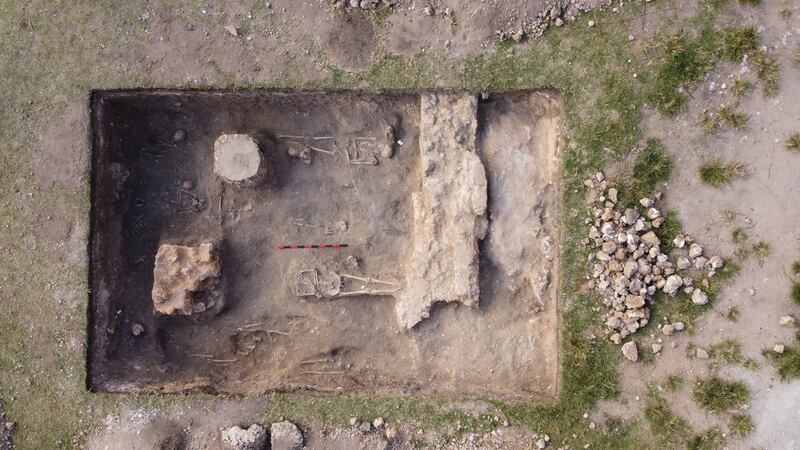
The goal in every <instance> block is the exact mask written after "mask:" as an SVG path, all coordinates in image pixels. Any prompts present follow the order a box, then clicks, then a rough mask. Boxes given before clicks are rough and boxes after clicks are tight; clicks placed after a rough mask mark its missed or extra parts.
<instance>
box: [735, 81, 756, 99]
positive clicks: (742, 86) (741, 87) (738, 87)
mask: <svg viewBox="0 0 800 450" xmlns="http://www.w3.org/2000/svg"><path fill="white" fill-rule="evenodd" d="M752 89H753V83H751V82H750V81H749V80H745V79H744V78H737V79H735V80H733V83H732V84H731V94H733V96H734V97H738V98H741V97H744V96H745V95H747V94H748V93H749V92H750V91H751V90H752Z"/></svg>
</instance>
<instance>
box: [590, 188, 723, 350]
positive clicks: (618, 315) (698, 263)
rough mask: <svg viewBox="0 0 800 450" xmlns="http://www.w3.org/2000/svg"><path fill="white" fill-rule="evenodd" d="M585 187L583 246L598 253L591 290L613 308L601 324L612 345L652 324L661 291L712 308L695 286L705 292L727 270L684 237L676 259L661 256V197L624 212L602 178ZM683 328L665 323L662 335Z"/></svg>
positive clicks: (676, 244)
mask: <svg viewBox="0 0 800 450" xmlns="http://www.w3.org/2000/svg"><path fill="white" fill-rule="evenodd" d="M584 185H585V186H586V187H587V188H588V191H589V193H588V203H589V205H590V211H591V217H589V218H587V219H586V224H587V226H588V227H589V232H588V238H587V239H584V240H583V242H584V244H587V245H589V246H590V247H591V248H593V249H594V251H593V252H592V253H591V254H590V255H589V263H590V264H592V273H591V275H592V280H590V281H589V283H588V286H589V288H590V289H594V290H596V291H598V292H599V293H600V294H601V296H602V302H603V305H605V306H606V307H608V308H609V311H608V312H607V313H606V314H604V315H603V317H602V319H603V321H604V322H605V325H606V328H607V332H608V335H609V338H610V340H611V341H612V342H614V343H615V344H621V343H622V342H623V340H624V339H625V338H627V337H628V336H630V335H631V334H633V333H635V332H636V331H637V330H638V329H640V328H642V327H643V326H645V325H646V324H647V323H648V322H649V321H650V304H651V303H652V302H653V298H654V296H655V294H656V292H657V291H658V290H661V291H663V292H664V293H665V294H667V295H669V296H670V297H675V296H676V295H678V294H679V293H681V292H683V293H684V294H686V295H690V296H691V301H692V302H693V303H694V304H697V305H705V304H707V303H708V294H707V293H706V292H703V291H702V290H701V289H700V288H698V287H696V286H695V284H696V282H697V281H698V280H702V282H701V283H697V284H699V285H702V286H703V287H704V288H705V289H707V287H708V278H710V277H712V276H714V274H715V272H716V271H717V270H719V269H721V268H722V267H723V265H724V263H723V260H722V258H721V257H719V256H712V257H710V258H707V257H705V256H703V255H704V252H705V249H704V248H703V246H702V245H700V244H698V243H697V242H694V240H693V239H692V237H691V236H688V235H685V234H679V235H677V236H676V237H675V238H674V239H673V241H672V243H673V244H674V247H675V251H674V252H673V253H674V254H673V255H672V256H671V255H668V254H666V253H662V250H661V248H662V244H661V240H660V238H659V237H658V234H657V230H658V229H659V228H660V227H661V226H662V225H663V224H664V222H665V220H666V219H665V217H664V215H663V214H662V212H661V210H660V209H659V208H658V206H657V204H656V203H657V201H659V200H660V199H661V193H660V192H655V193H654V194H653V195H651V196H649V197H645V198H642V199H640V200H639V205H641V208H642V209H641V210H640V209H639V208H638V206H637V207H635V208H624V209H623V205H622V204H621V203H619V198H618V197H619V194H620V193H619V191H618V190H617V188H615V187H611V186H609V182H608V180H607V179H606V177H605V175H604V174H603V173H600V172H598V173H597V174H595V175H594V176H593V177H591V178H590V179H587V180H586V181H584ZM683 327H684V324H683V323H680V322H676V323H674V324H666V325H663V326H661V332H662V333H663V334H664V335H665V336H669V335H671V334H672V333H673V331H679V329H678V328H680V330H682V329H683ZM634 348H635V345H634ZM623 352H625V350H624V349H623ZM630 355H633V352H632V351H631V350H630V347H628V353H625V356H626V357H627V358H628V359H629V360H631V361H635V359H632V358H631V356H630Z"/></svg>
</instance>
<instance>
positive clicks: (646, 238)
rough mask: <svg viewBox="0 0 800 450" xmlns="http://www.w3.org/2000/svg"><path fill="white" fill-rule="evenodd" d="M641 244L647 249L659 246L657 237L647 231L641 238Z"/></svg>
mask: <svg viewBox="0 0 800 450" xmlns="http://www.w3.org/2000/svg"><path fill="white" fill-rule="evenodd" d="M641 239H642V242H644V243H645V244H646V245H647V246H648V247H655V246H657V245H660V244H661V241H660V240H659V239H658V236H656V234H655V233H654V232H652V231H648V232H647V233H645V234H643V235H642V236H641Z"/></svg>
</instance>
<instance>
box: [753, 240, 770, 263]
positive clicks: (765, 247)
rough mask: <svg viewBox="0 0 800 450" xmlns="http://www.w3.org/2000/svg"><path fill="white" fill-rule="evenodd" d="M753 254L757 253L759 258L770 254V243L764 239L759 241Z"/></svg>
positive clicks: (754, 247)
mask: <svg viewBox="0 0 800 450" xmlns="http://www.w3.org/2000/svg"><path fill="white" fill-rule="evenodd" d="M753 254H755V255H756V256H757V257H758V258H759V259H764V258H766V257H767V256H769V244H767V243H766V242H764V241H758V242H756V244H755V245H754V246H753Z"/></svg>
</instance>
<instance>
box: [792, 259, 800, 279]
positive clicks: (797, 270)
mask: <svg viewBox="0 0 800 450" xmlns="http://www.w3.org/2000/svg"><path fill="white" fill-rule="evenodd" d="M792 275H794V276H796V277H800V261H795V262H793V263H792Z"/></svg>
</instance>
